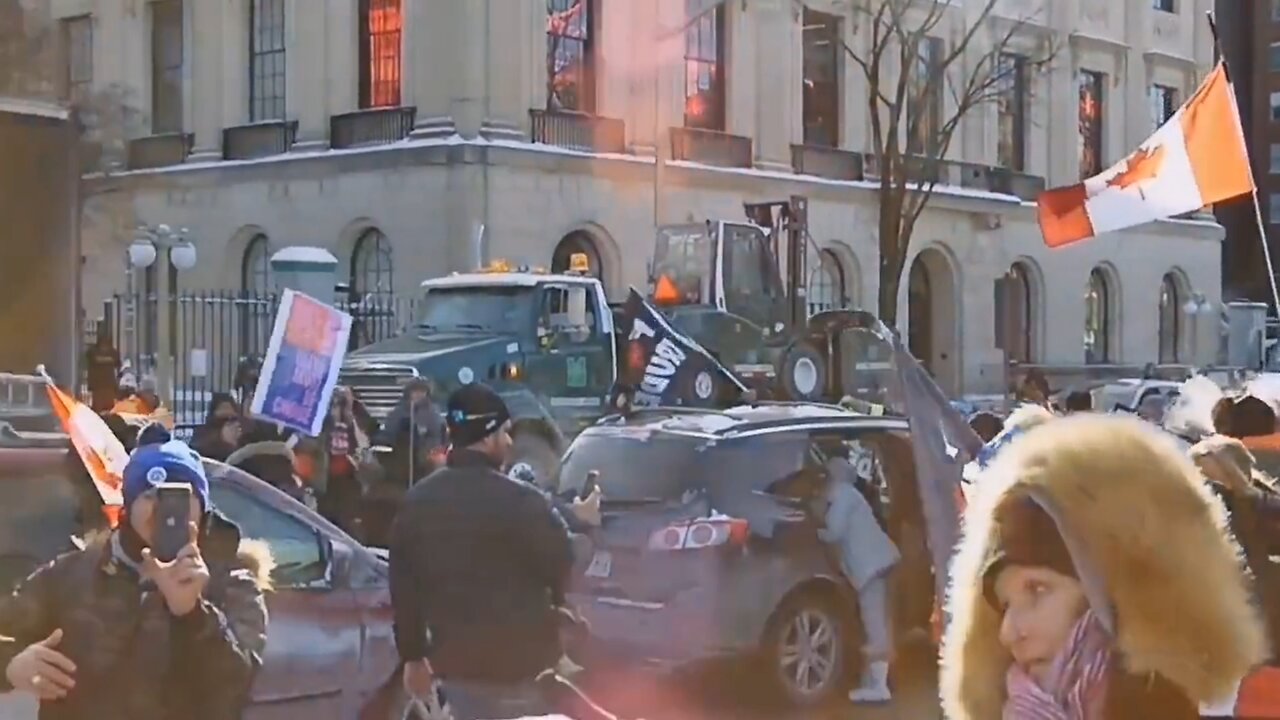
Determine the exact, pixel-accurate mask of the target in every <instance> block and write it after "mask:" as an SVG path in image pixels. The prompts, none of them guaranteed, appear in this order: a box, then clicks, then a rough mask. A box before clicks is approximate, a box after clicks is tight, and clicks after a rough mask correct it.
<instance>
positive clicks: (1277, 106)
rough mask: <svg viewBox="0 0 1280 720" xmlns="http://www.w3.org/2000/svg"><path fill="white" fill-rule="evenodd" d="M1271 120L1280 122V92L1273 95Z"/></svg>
mask: <svg viewBox="0 0 1280 720" xmlns="http://www.w3.org/2000/svg"><path fill="white" fill-rule="evenodd" d="M1271 119H1272V120H1280V92H1273V93H1271Z"/></svg>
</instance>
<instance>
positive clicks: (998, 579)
mask: <svg viewBox="0 0 1280 720" xmlns="http://www.w3.org/2000/svg"><path fill="white" fill-rule="evenodd" d="M975 488H976V491H975V492H974V493H973V494H972V497H971V498H970V502H969V505H968V508H967V510H966V513H965V518H964V535H963V538H962V540H961V542H960V546H959V548H958V550H957V554H956V556H955V559H954V561H953V564H952V571H951V579H950V588H949V592H948V610H949V614H950V623H949V625H948V627H947V630H946V633H945V635H944V639H943V647H942V657H941V694H942V701H943V709H944V711H945V712H946V715H947V717H948V718H950V720H1000V719H1001V718H1004V719H1005V720H1030V719H1034V720H1119V719H1121V718H1139V717H1142V718H1148V717H1149V718H1162V719H1163V720H1179V719H1181V718H1188V719H1189V718H1198V717H1199V706H1200V705H1201V704H1202V703H1211V702H1214V701H1217V700H1221V699H1222V698H1224V697H1228V696H1230V695H1231V693H1232V692H1233V690H1234V688H1235V685H1236V683H1237V681H1239V680H1240V679H1241V678H1242V677H1244V676H1245V674H1246V673H1248V672H1249V670H1250V669H1251V668H1253V667H1254V666H1255V665H1257V664H1258V663H1260V662H1261V661H1262V660H1263V659H1264V658H1265V656H1266V655H1267V648H1266V640H1265V637H1266V636H1265V633H1264V629H1263V624H1262V621H1261V619H1260V617H1259V616H1258V614H1257V612H1256V610H1255V609H1254V608H1253V606H1252V605H1251V603H1250V594H1249V587H1248V582H1247V578H1246V575H1245V572H1244V570H1243V567H1242V564H1241V562H1240V556H1239V550H1238V548H1237V547H1236V546H1235V544H1234V543H1233V542H1232V540H1231V539H1230V535H1229V533H1228V532H1227V529H1226V527H1227V518H1226V511H1225V510H1224V508H1223V506H1222V504H1221V502H1220V501H1219V500H1218V499H1217V498H1216V497H1215V496H1214V495H1213V493H1212V492H1211V491H1210V490H1209V488H1208V487H1207V485H1206V484H1205V482H1204V481H1203V480H1202V479H1201V477H1200V474H1199V472H1197V470H1196V468H1195V466H1194V465H1192V464H1191V462H1190V460H1189V459H1188V458H1187V457H1186V456H1185V455H1184V454H1183V452H1181V450H1180V448H1179V447H1178V445H1177V442H1176V441H1175V440H1174V439H1173V438H1172V437H1170V436H1168V435H1167V434H1165V433H1162V432H1161V431H1160V430H1158V429H1156V428H1154V427H1152V426H1150V425H1149V424H1147V423H1144V422H1142V421H1140V420H1137V419H1135V418H1126V417H1118V416H1102V415H1094V414H1081V415H1076V416H1072V417H1068V418H1062V419H1056V420H1053V421H1051V422H1049V423H1045V424H1043V425H1041V426H1039V427H1037V428H1035V429H1033V430H1031V431H1029V432H1027V433H1026V434H1025V435H1024V436H1023V437H1021V438H1019V440H1018V442H1016V443H1013V444H1011V445H1010V446H1009V447H1007V448H1006V449H1005V450H1004V451H1003V452H1001V453H1000V454H999V456H998V457H996V458H995V460H994V462H993V463H992V464H991V466H990V467H989V468H987V469H986V470H985V471H984V473H983V478H982V481H981V482H979V483H976V485H975Z"/></svg>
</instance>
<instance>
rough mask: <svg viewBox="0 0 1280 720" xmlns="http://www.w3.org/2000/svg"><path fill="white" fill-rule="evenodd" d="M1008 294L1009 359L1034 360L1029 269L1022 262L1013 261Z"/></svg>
mask: <svg viewBox="0 0 1280 720" xmlns="http://www.w3.org/2000/svg"><path fill="white" fill-rule="evenodd" d="M1007 279H1008V282H1009V295H1008V297H1007V298H1006V300H1007V301H1008V302H1009V303H1010V307H1009V328H1008V332H1009V338H1008V343H1009V359H1010V360H1012V361H1014V362H1019V363H1030V362H1034V360H1035V358H1034V353H1033V352H1032V348H1033V347H1035V345H1034V338H1035V335H1034V324H1035V305H1034V300H1033V297H1032V294H1031V293H1032V290H1031V271H1030V270H1029V269H1028V268H1027V266H1026V264H1024V263H1020V262H1019V263H1014V264H1013V266H1012V267H1010V268H1009V274H1008V276H1007Z"/></svg>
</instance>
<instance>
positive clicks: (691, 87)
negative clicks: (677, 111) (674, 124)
mask: <svg viewBox="0 0 1280 720" xmlns="http://www.w3.org/2000/svg"><path fill="white" fill-rule="evenodd" d="M705 5H706V2H705V0H685V12H686V17H689V18H691V21H690V24H689V27H688V29H687V30H685V36H684V125H685V127H689V128H700V129H702V130H719V131H722V132H723V131H724V129H725V124H724V123H725V118H724V114H725V113H724V87H725V85H724V80H725V78H724V5H717V6H716V7H715V8H713V9H709V10H708V9H704V6H705ZM698 13H701V14H698Z"/></svg>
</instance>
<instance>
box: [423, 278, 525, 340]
mask: <svg viewBox="0 0 1280 720" xmlns="http://www.w3.org/2000/svg"><path fill="white" fill-rule="evenodd" d="M534 291H535V288H532V287H524V286H519V285H492V286H489V285H479V286H473V287H449V288H430V289H429V290H427V294H426V297H424V298H423V302H422V309H421V310H420V311H419V312H418V327H420V328H425V329H428V330H472V331H482V332H483V331H490V332H493V331H496V332H520V331H521V330H524V329H526V328H528V327H530V326H531V324H532V322H533V300H534V294H535V293H534Z"/></svg>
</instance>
